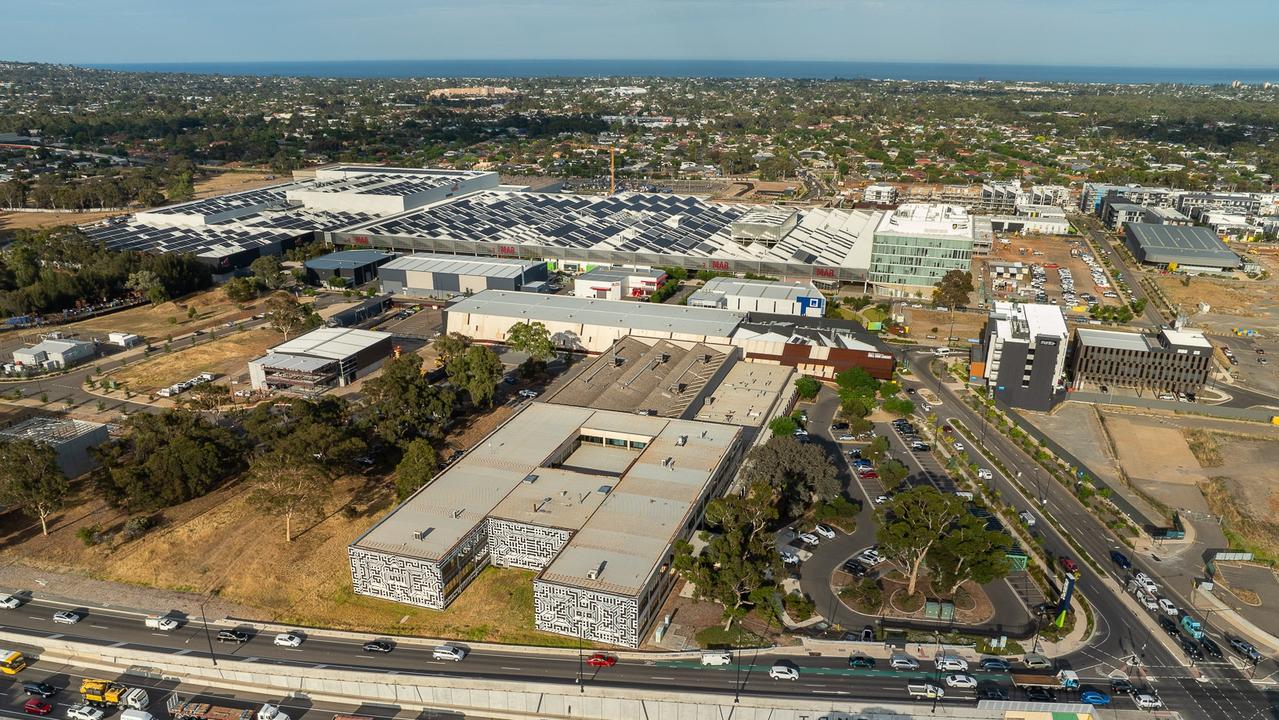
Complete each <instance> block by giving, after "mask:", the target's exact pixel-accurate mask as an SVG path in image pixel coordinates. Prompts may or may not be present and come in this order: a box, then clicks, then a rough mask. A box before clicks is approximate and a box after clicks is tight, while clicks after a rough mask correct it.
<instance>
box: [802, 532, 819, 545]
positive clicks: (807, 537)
mask: <svg viewBox="0 0 1279 720" xmlns="http://www.w3.org/2000/svg"><path fill="white" fill-rule="evenodd" d="M796 537H798V538H799V539H800V542H802V543H804V544H805V545H817V544H818V543H820V542H821V540H819V539H817V536H816V535H814V534H812V533H800V534H799V535H796Z"/></svg>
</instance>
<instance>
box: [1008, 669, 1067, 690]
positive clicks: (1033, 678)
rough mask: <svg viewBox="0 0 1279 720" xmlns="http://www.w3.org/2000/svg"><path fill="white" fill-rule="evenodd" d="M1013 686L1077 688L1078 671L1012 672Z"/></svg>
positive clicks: (1055, 688)
mask: <svg viewBox="0 0 1279 720" xmlns="http://www.w3.org/2000/svg"><path fill="white" fill-rule="evenodd" d="M1012 680H1013V686H1014V687H1019V688H1029V687H1041V688H1052V689H1054V690H1077V689H1079V673H1077V672H1075V671H1074V670H1058V671H1057V672H1056V673H1055V674H1050V673H1013V674H1012Z"/></svg>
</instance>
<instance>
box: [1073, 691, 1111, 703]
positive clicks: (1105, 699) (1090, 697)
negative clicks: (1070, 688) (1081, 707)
mask: <svg viewBox="0 0 1279 720" xmlns="http://www.w3.org/2000/svg"><path fill="white" fill-rule="evenodd" d="M1079 702H1081V703H1083V704H1085V705H1096V706H1102V705H1109V704H1110V696H1109V695H1107V694H1106V693H1104V692H1102V691H1100V690H1085V691H1083V692H1081V693H1079Z"/></svg>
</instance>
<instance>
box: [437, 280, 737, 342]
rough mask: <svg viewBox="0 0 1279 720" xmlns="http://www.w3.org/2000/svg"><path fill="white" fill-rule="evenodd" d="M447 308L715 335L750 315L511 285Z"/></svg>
mask: <svg viewBox="0 0 1279 720" xmlns="http://www.w3.org/2000/svg"><path fill="white" fill-rule="evenodd" d="M447 312H450V313H468V314H472V315H493V316H497V317H510V318H519V319H520V320H525V321H530V322H532V321H538V322H557V323H580V324H583V325H599V326H604V327H618V328H627V329H630V330H647V331H650V332H674V333H682V334H685V335H698V336H707V337H715V338H727V337H729V336H730V335H732V334H733V330H735V329H736V328H737V325H738V324H739V323H740V322H741V321H742V320H743V319H744V318H745V317H746V314H745V313H739V312H733V311H731V310H719V309H717V308H696V307H687V306H684V305H664V304H661V303H642V302H630V301H626V300H599V299H596V298H580V297H573V296H571V295H541V294H533V293H526V292H515V291H510V290H483V291H481V292H478V293H476V294H474V295H472V296H471V297H469V298H463V299H462V300H459V301H457V302H456V303H453V304H452V305H450V306H448V308H447Z"/></svg>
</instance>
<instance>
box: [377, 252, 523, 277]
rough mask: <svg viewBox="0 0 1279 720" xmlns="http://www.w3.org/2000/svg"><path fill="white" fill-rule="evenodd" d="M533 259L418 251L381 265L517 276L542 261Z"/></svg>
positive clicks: (459, 273)
mask: <svg viewBox="0 0 1279 720" xmlns="http://www.w3.org/2000/svg"><path fill="white" fill-rule="evenodd" d="M541 264H542V263H541V262H538V261H534V260H517V259H515V258H485V257H470V256H466V255H443V254H437V253H419V254H416V255H405V256H404V257H398V258H396V259H394V260H392V261H391V262H389V263H387V264H385V265H383V266H382V268H381V269H382V270H404V271H406V272H430V273H446V274H453V275H482V276H485V277H503V278H515V277H519V276H520V275H521V274H522V273H524V272H526V271H528V270H529V269H531V268H534V267H537V266H538V265H541Z"/></svg>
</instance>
